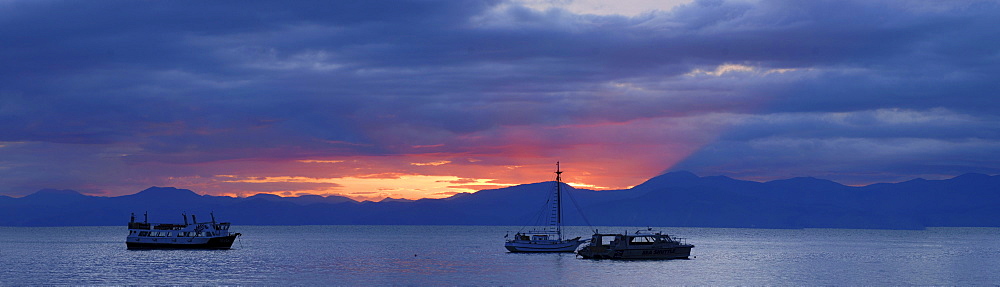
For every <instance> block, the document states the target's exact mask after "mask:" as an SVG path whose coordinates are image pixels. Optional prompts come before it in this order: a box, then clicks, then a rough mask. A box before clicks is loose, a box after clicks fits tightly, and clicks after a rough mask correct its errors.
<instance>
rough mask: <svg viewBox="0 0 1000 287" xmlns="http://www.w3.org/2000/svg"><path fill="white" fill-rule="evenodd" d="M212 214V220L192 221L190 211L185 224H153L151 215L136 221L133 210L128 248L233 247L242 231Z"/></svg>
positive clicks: (126, 242) (193, 219)
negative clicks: (238, 231)
mask: <svg viewBox="0 0 1000 287" xmlns="http://www.w3.org/2000/svg"><path fill="white" fill-rule="evenodd" d="M211 215H212V221H209V222H198V221H197V220H196V218H195V216H194V215H191V223H188V218H187V214H183V216H184V224H176V223H149V221H148V219H149V217H148V215H147V214H144V217H145V218H144V220H143V222H136V221H135V214H134V213H133V214H132V220H131V221H129V223H128V237H126V238H125V245H126V246H127V247H128V249H229V248H230V247H232V246H233V242H234V241H235V240H236V237H239V236H240V235H242V234H240V233H230V232H229V226H230V223H229V222H216V221H215V214H211Z"/></svg>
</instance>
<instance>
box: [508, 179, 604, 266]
mask: <svg viewBox="0 0 1000 287" xmlns="http://www.w3.org/2000/svg"><path fill="white" fill-rule="evenodd" d="M549 202H550V203H551V205H552V206H551V207H547V208H554V212H553V213H552V214H551V216H549V220H548V221H549V222H548V226H546V227H545V228H542V229H536V230H529V231H527V232H518V233H516V234H514V236H513V237H509V236H504V237H508V238H507V242H506V243H504V248H507V250H508V251H510V252H573V251H576V248H577V247H580V244H583V243H586V242H587V240H586V239H584V240H581V239H580V237H576V238H573V239H563V237H562V171H561V170H559V163H558V162H557V163H556V188H555V192H554V193H553V194H552V198H550V199H549ZM508 235H509V234H508Z"/></svg>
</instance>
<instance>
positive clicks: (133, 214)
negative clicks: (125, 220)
mask: <svg viewBox="0 0 1000 287" xmlns="http://www.w3.org/2000/svg"><path fill="white" fill-rule="evenodd" d="M129 222H135V212H133V213H132V220H130V221H129Z"/></svg>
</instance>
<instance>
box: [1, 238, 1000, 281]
mask: <svg viewBox="0 0 1000 287" xmlns="http://www.w3.org/2000/svg"><path fill="white" fill-rule="evenodd" d="M599 228H600V229H601V231H602V232H612V231H615V232H618V231H625V230H626V229H628V230H631V231H634V230H635V229H636V228H624V227H614V228H609V227H599ZM517 229H518V228H512V227H496V226H234V227H233V231H235V232H241V233H243V234H244V236H243V237H242V238H241V240H240V241H239V242H237V243H236V244H235V245H234V248H233V249H232V250H214V251H209V250H201V251H199V250H147V251H130V250H126V249H125V243H124V238H125V235H126V233H127V231H126V230H125V227H124V226H115V227H46V228H25V227H0V285H153V284H155V285H288V284H292V285H360V284H377V285H525V284H526V285H615V286H623V285H996V284H1000V272H998V270H1000V229H998V228H934V229H929V230H920V231H901V230H845V229H806V230H774V229H721V228H663V229H662V230H663V231H666V232H667V233H669V234H672V235H675V236H680V237H685V238H688V241H689V242H690V243H693V244H695V245H696V247H695V248H694V250H693V251H692V255H693V256H694V258H692V259H690V260H668V261H607V260H605V261H595V260H584V259H579V258H576V257H575V256H574V255H573V254H511V253H507V252H506V251H505V250H504V249H503V235H504V234H505V233H506V231H508V230H510V231H516V230H517ZM568 229H569V232H568V233H569V234H571V235H573V236H584V237H587V235H588V234H589V231H588V230H587V228H583V227H570V228H568Z"/></svg>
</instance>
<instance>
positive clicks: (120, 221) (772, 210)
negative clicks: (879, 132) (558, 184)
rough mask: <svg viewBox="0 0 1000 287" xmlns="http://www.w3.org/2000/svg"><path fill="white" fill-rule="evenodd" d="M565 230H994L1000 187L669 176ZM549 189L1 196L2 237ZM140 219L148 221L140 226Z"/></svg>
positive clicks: (385, 211)
mask: <svg viewBox="0 0 1000 287" xmlns="http://www.w3.org/2000/svg"><path fill="white" fill-rule="evenodd" d="M562 187H563V188H564V189H563V190H565V191H566V195H567V196H564V197H563V198H564V199H563V210H564V214H565V216H564V221H565V224H567V225H591V226H672V227H746V228H878V229H923V228H926V227H1000V176H998V175H993V176H990V175H984V174H965V175H961V176H958V177H955V178H951V179H946V180H924V179H914V180H910V181H906V182H900V183H879V184H872V185H867V186H860V187H855V186H846V185H842V184H839V183H836V182H833V181H829V180H823V179H817V178H811V177H799V178H791V179H785V180H775V181H768V182H755V181H745V180H737V179H733V178H729V177H725V176H707V177H699V176H697V175H695V174H692V173H690V172H671V173H666V174H663V175H660V176H657V177H654V178H652V179H650V180H648V181H646V182H644V183H642V184H640V185H638V186H635V187H633V188H630V189H625V190H606V191H597V190H586V189H577V188H573V187H571V186H568V185H565V184H563V186H562ZM554 188H555V182H541V183H532V184H524V185H518V186H512V187H506V188H500V189H489V190H481V191H478V192H475V193H463V194H458V195H455V196H452V197H448V198H444V199H420V200H413V201H408V200H384V201H381V202H369V201H364V202H357V201H354V200H351V199H349V198H346V197H340V196H326V197H323V196H318V195H305V196H298V197H280V196H275V195H268V194H258V195H254V196H250V197H245V198H236V197H226V196H211V195H199V194H197V193H195V192H193V191H191V190H187V189H178V188H173V187H150V188H148V189H146V190H143V191H140V192H138V193H135V194H131V195H125V196H117V197H101V196H87V195H83V194H80V193H79V192H76V191H72V190H52V189H45V190H39V191H37V192H35V193H33V194H31V195H28V196H24V197H21V198H13V197H8V196H0V226H107V225H124V223H125V222H127V221H128V220H129V216H130V215H131V214H133V213H134V214H135V216H136V218H137V220H140V221H141V220H145V218H144V216H147V215H148V220H149V222H164V223H169V222H183V218H182V217H181V213H187V214H189V215H190V214H194V215H196V216H198V217H199V218H200V219H199V221H205V220H209V216H210V215H209V213H214V214H215V216H216V217H218V219H219V220H222V221H229V222H233V223H234V224H236V225H368V224H372V225H383V224H399V225H512V226H523V225H532V224H537V223H540V217H541V215H542V212H541V210H543V209H544V207H545V203H546V199H547V198H548V194H549V193H550V192H551V191H552V190H554ZM144 214H147V215H144Z"/></svg>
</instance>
